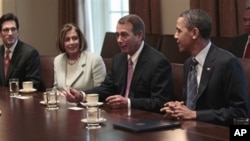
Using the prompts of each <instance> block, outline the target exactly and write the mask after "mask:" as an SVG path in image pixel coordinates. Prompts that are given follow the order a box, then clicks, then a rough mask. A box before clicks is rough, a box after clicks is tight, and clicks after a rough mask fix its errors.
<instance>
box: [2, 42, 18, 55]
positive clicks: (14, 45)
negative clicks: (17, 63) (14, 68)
mask: <svg viewBox="0 0 250 141" xmlns="http://www.w3.org/2000/svg"><path fill="white" fill-rule="evenodd" d="M17 41H18V40H16V42H15V43H14V44H13V45H12V46H11V47H10V48H7V47H6V46H5V45H4V48H5V51H6V50H7V49H9V50H10V51H11V54H12V53H13V52H14V50H15V48H16V44H17Z"/></svg>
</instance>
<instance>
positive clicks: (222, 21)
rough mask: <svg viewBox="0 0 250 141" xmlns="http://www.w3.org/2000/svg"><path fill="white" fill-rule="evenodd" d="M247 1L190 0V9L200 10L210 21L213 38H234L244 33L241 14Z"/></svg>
mask: <svg viewBox="0 0 250 141" xmlns="http://www.w3.org/2000/svg"><path fill="white" fill-rule="evenodd" d="M247 1H248V0H209V1H204V0H190V8H191V9H202V10H204V11H206V12H207V13H208V14H209V15H210V17H211V19H212V22H213V23H212V33H211V36H212V37H215V36H218V37H234V36H236V35H238V34H241V33H243V32H244V28H243V24H242V14H243V11H244V10H245V9H246V4H247Z"/></svg>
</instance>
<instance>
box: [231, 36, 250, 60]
mask: <svg viewBox="0 0 250 141" xmlns="http://www.w3.org/2000/svg"><path fill="white" fill-rule="evenodd" d="M247 40H248V34H246V33H245V34H241V35H239V36H236V37H235V38H234V39H233V41H232V46H231V48H230V49H229V50H230V52H232V53H233V54H234V55H235V56H236V57H238V58H243V54H244V50H245V46H246V43H247Z"/></svg>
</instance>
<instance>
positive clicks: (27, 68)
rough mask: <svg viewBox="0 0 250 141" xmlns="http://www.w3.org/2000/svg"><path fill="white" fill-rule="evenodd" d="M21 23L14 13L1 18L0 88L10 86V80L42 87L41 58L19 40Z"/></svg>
mask: <svg viewBox="0 0 250 141" xmlns="http://www.w3.org/2000/svg"><path fill="white" fill-rule="evenodd" d="M18 33H19V22H18V18H17V17H16V16H15V15H13V14H12V13H7V14H4V15H2V17H1V18H0V37H1V38H2V42H3V45H1V46H0V66H1V68H0V86H8V85H9V79H10V78H18V79H19V84H22V82H23V81H33V83H34V88H36V89H39V87H40V76H41V75H40V57H39V53H38V51H37V50H36V49H35V48H33V47H31V46H30V45H28V44H26V43H24V42H22V41H20V40H19V38H18V35H19V34H18Z"/></svg>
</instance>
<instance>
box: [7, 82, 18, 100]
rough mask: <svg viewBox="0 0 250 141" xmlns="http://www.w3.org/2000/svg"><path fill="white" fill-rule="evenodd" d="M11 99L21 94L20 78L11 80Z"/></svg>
mask: <svg viewBox="0 0 250 141" xmlns="http://www.w3.org/2000/svg"><path fill="white" fill-rule="evenodd" d="M9 87H10V97H17V96H18V94H19V80H18V78H11V79H9Z"/></svg>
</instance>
